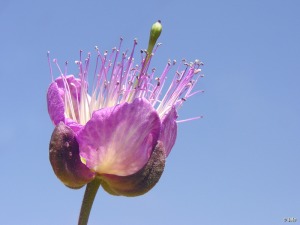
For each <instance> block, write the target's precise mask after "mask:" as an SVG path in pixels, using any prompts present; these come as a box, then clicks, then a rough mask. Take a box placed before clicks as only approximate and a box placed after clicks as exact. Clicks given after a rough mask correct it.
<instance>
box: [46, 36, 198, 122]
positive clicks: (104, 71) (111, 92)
mask: <svg viewBox="0 0 300 225" xmlns="http://www.w3.org/2000/svg"><path fill="white" fill-rule="evenodd" d="M122 40H123V39H122V38H121V40H120V44H119V47H118V48H113V49H112V51H111V53H110V54H108V52H107V51H105V52H104V54H101V53H100V51H99V49H98V47H97V46H96V51H97V59H96V67H95V72H94V80H93V83H92V87H91V94H89V92H88V89H89V87H88V73H89V67H90V60H91V54H90V53H88V55H87V58H86V59H85V60H84V61H83V60H82V51H80V59H79V60H78V61H75V63H76V64H77V65H78V69H79V73H78V78H76V79H74V80H75V81H76V82H74V83H70V82H68V81H67V79H68V77H69V76H67V68H65V72H64V73H63V72H62V71H61V69H60V67H59V65H58V63H57V60H56V59H54V60H53V61H54V63H55V64H56V65H57V67H58V69H59V71H60V73H61V79H62V81H63V85H64V103H65V115H66V117H67V118H70V119H72V120H74V121H76V122H78V123H80V124H82V125H84V124H85V123H86V122H87V121H88V120H89V119H90V118H91V116H92V113H93V112H94V111H96V110H98V109H102V108H106V107H111V106H115V105H117V104H121V103H124V102H128V103H131V102H132V101H133V100H134V99H135V98H144V99H147V100H148V101H149V103H150V104H151V105H152V106H153V107H154V108H155V109H156V111H157V113H158V114H159V116H160V118H163V116H164V115H165V114H166V113H167V112H168V111H169V110H170V109H171V108H172V107H175V108H176V109H179V108H180V107H181V106H182V104H183V102H185V101H186V100H187V99H188V98H189V97H191V96H193V95H195V94H196V93H199V92H203V91H195V92H192V90H193V88H194V86H195V84H196V83H197V81H198V80H199V78H200V77H203V75H199V72H200V71H201V69H200V67H201V66H202V65H203V63H202V62H200V61H199V60H195V62H193V63H187V62H186V61H185V60H182V62H181V63H180V64H179V66H178V68H177V70H176V74H175V76H174V78H173V80H172V82H171V85H170V86H169V88H168V89H167V91H166V93H165V94H164V95H163V94H162V90H163V88H164V85H165V84H166V78H167V74H168V72H169V71H170V69H171V68H172V66H174V65H175V64H176V61H175V60H174V61H173V62H171V60H169V62H168V63H167V65H166V67H165V68H164V70H163V72H162V74H161V76H160V77H155V76H154V73H155V69H152V70H150V72H148V71H149V66H150V62H151V59H152V57H153V55H154V53H155V52H156V50H157V47H158V46H159V45H160V44H158V45H157V46H156V48H155V50H154V51H153V53H148V52H147V51H146V50H142V51H141V63H140V65H135V64H134V58H133V56H134V51H135V49H136V45H137V40H134V45H133V48H132V51H131V53H130V55H129V56H127V53H128V51H126V52H124V53H122V54H121V55H120V49H121V45H122ZM48 60H49V53H48ZM49 62H50V61H49ZM66 65H67V63H66ZM50 70H51V71H50V72H51V75H52V69H51V66H50ZM195 75H196V77H195ZM52 79H53V77H52ZM74 92H75V93H74ZM74 96H76V97H75V99H74ZM197 118H199V117H197ZM197 118H192V119H197ZM188 120H190V119H188Z"/></svg>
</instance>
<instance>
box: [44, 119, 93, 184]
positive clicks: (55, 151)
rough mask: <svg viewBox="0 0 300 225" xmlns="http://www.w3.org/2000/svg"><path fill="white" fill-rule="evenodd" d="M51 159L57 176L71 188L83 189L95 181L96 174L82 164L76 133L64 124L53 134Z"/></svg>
mask: <svg viewBox="0 0 300 225" xmlns="http://www.w3.org/2000/svg"><path fill="white" fill-rule="evenodd" d="M49 158H50V162H51V165H52V168H53V171H54V173H55V175H56V176H57V177H58V178H59V179H60V180H61V182H63V183H64V184H65V185H66V186H67V187H69V188H74V189H78V188H81V187H82V186H84V185H85V184H87V183H88V182H90V181H91V180H92V179H94V176H95V175H94V173H92V172H91V171H90V169H89V168H88V167H86V165H84V164H83V163H82V162H81V159H80V156H79V147H78V142H77V140H76V137H75V133H74V131H73V130H72V129H71V128H69V127H68V126H66V125H65V124H64V123H63V122H60V123H59V124H58V125H57V126H56V127H55V129H54V131H53V133H52V136H51V140H50V146H49Z"/></svg>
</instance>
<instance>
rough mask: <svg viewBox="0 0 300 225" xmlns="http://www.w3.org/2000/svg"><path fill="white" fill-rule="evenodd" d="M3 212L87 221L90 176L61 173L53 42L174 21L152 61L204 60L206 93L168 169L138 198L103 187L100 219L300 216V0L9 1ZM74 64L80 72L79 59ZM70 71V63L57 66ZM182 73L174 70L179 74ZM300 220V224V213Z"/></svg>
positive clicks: (130, 224) (65, 55)
mask: <svg viewBox="0 0 300 225" xmlns="http://www.w3.org/2000/svg"><path fill="white" fill-rule="evenodd" d="M0 5H1V6H0V30H1V36H0V40H1V41H0V46H1V48H0V59H1V60H0V68H1V70H0V77H1V83H2V84H3V86H2V87H1V88H0V99H1V103H2V106H1V110H0V118H1V128H2V129H1V130H0V152H1V157H2V160H1V161H2V162H1V163H0V171H1V172H0V173H1V178H2V181H1V185H0V198H1V201H0V212H1V214H0V224H3V225H20V224H22V225H53V224H58V225H65V224H76V223H77V217H78V213H79V208H80V204H81V200H82V196H83V192H84V189H80V190H77V191H74V190H70V189H68V188H66V187H65V186H64V185H63V184H61V183H60V182H59V181H58V179H57V178H56V177H55V175H54V174H53V172H52V168H51V166H50V163H49V160H48V144H49V139H50V135H51V133H52V131H53V125H52V123H51V121H50V119H49V117H48V114H47V108H46V91H47V88H48V85H49V83H50V82H51V77H50V74H49V68H48V65H47V59H46V52H47V51H48V50H50V51H51V54H52V57H55V58H58V59H59V61H60V62H64V61H65V60H68V61H69V62H73V61H74V60H76V59H78V52H79V50H80V49H82V50H84V51H85V52H88V51H93V50H94V46H95V45H98V46H99V47H100V48H101V49H102V50H104V49H111V48H112V47H114V46H115V45H117V44H118V42H119V37H120V36H122V37H123V38H124V39H125V41H124V44H123V46H124V47H125V48H131V46H132V41H133V39H134V38H138V40H139V45H138V48H139V49H144V48H146V47H147V42H148V34H149V29H150V26H151V25H152V24H153V23H154V22H155V21H156V20H157V19H160V20H162V23H163V32H162V35H161V37H160V40H159V41H160V42H162V43H163V45H162V46H161V48H160V49H159V51H158V53H157V54H156V56H155V57H156V58H155V60H154V64H153V66H155V67H156V68H157V74H159V71H161V70H162V68H163V67H164V66H165V64H166V62H167V60H168V59H169V58H170V59H177V60H181V59H182V58H186V59H188V60H189V61H192V60H194V59H198V58H199V59H201V60H202V61H203V62H204V63H205V65H204V67H203V73H204V74H205V78H204V79H202V80H201V81H200V82H199V83H198V84H197V89H201V90H202V89H203V90H205V93H204V94H199V95H196V96H194V97H192V98H190V99H189V100H188V101H187V102H186V104H185V105H184V107H183V108H182V109H181V110H180V111H179V116H180V119H186V118H190V117H194V116H199V115H203V116H204V118H203V119H200V120H196V121H192V122H186V123H180V124H179V131H178V138H177V142H176V145H175V147H174V148H173V150H172V153H171V154H170V156H169V158H168V159H167V165H166V170H165V172H164V174H163V176H162V178H161V180H160V182H159V183H158V184H157V185H156V186H155V187H154V188H153V189H152V190H151V191H150V192H149V193H148V194H146V195H144V196H141V197H137V198H126V197H114V196H110V195H108V194H107V193H106V192H104V191H103V190H102V189H100V190H99V192H98V195H97V197H96V200H95V203H94V207H93V210H92V214H91V217H90V224H91V225H98V224H99V225H102V224H103V225H119V224H122V225H153V224H155V225H163V224H164V225H182V224H188V225H199V224H205V225H221V224H222V225H227V224H228V225H229V224H230V225H240V224H243V225H265V224H272V225H280V224H286V223H285V222H284V218H287V217H295V218H297V219H298V221H297V223H299V222H300V210H299V209H300V179H299V171H300V163H299V162H300V137H299V135H300V88H299V84H300V74H299V71H300V43H299V40H300V29H299V27H300V14H299V9H300V2H299V1H298V0H272V1H271V0H252V1H240V0H228V1H220V0H211V1H202V0H199V1H196V0H187V1H184V2H183V1H182V2H179V1H177V2H175V1H164V2H162V1H157V0H153V1H146V2H142V1H136V0H128V1H116V0H112V1H99V0H98V1H96V0H90V1H77V0H73V1H70V0H64V1H58V0H52V1H42V0H40V1H37V0H36V1H34V0H27V1H23V2H22V1H16V0H11V1H9V0H1V2H0ZM69 70H70V71H73V72H74V73H76V70H75V66H73V65H72V64H71V63H70V67H69ZM57 75H58V74H57ZM170 77H172V74H170V75H169V78H170ZM297 223H296V224H297Z"/></svg>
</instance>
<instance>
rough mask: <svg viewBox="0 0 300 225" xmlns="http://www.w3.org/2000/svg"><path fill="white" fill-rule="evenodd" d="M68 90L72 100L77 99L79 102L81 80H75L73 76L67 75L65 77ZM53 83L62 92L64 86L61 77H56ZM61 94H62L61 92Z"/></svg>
mask: <svg viewBox="0 0 300 225" xmlns="http://www.w3.org/2000/svg"><path fill="white" fill-rule="evenodd" d="M65 79H66V81H67V83H68V88H69V90H70V93H71V96H72V98H73V99H74V100H75V101H76V100H77V99H78V100H79V101H80V91H81V80H80V79H78V78H75V77H74V75H68V76H66V77H65ZM55 82H56V83H57V86H58V88H59V89H61V90H64V89H65V84H64V82H63V79H62V78H61V77H58V78H56V79H55ZM62 93H63V92H62Z"/></svg>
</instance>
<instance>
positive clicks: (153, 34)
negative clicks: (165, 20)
mask: <svg viewBox="0 0 300 225" xmlns="http://www.w3.org/2000/svg"><path fill="white" fill-rule="evenodd" d="M161 31H162V25H161V21H160V20H158V21H157V22H156V23H154V24H153V25H152V27H151V30H150V38H149V44H148V49H147V52H148V56H149V55H151V53H152V51H153V48H154V46H155V43H156V41H157V39H158V38H159V36H160V34H161Z"/></svg>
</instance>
